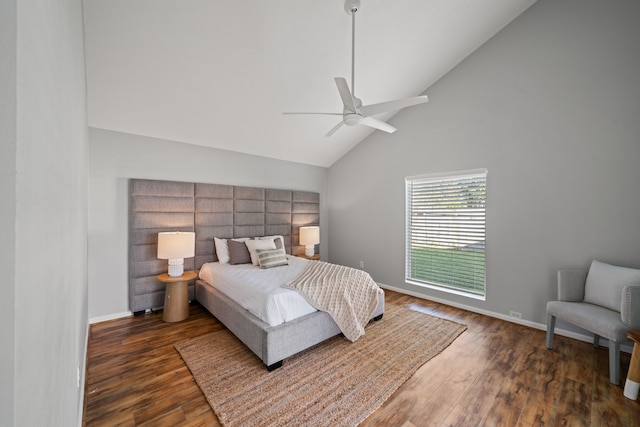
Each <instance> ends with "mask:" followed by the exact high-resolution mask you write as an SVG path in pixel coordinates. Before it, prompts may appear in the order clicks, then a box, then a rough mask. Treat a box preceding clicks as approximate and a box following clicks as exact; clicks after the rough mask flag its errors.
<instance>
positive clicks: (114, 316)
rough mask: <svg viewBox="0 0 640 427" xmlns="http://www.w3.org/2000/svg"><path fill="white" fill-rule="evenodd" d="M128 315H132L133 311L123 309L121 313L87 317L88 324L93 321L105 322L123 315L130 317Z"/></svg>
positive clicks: (91, 323)
mask: <svg viewBox="0 0 640 427" xmlns="http://www.w3.org/2000/svg"><path fill="white" fill-rule="evenodd" d="M130 316H133V313H132V312H130V311H123V312H122V313H114V314H107V315H105V316H98V317H92V318H91V319H89V324H90V325H93V324H94V323H100V322H106V321H107V320H113V319H121V318H123V317H130Z"/></svg>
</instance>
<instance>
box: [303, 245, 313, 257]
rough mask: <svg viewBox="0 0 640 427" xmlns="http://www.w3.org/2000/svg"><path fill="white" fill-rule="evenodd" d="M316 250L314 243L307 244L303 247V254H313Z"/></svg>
mask: <svg viewBox="0 0 640 427" xmlns="http://www.w3.org/2000/svg"><path fill="white" fill-rule="evenodd" d="M315 252H316V247H315V245H309V246H305V247H304V254H305V256H314V255H315Z"/></svg>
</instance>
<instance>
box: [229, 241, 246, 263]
mask: <svg viewBox="0 0 640 427" xmlns="http://www.w3.org/2000/svg"><path fill="white" fill-rule="evenodd" d="M227 244H228V245H229V264H233V265H235V264H249V263H250V262H251V255H250V254H249V249H247V245H245V244H244V242H238V241H236V240H228V241H227Z"/></svg>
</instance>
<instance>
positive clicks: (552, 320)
mask: <svg viewBox="0 0 640 427" xmlns="http://www.w3.org/2000/svg"><path fill="white" fill-rule="evenodd" d="M555 327H556V316H552V315H548V316H547V343H546V344H547V348H552V347H553V330H554V329H555Z"/></svg>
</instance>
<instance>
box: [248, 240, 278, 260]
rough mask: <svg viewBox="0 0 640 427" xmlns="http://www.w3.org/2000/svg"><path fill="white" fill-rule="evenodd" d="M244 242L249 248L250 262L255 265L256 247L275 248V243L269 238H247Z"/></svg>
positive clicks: (256, 258) (256, 257)
mask: <svg viewBox="0 0 640 427" xmlns="http://www.w3.org/2000/svg"><path fill="white" fill-rule="evenodd" d="M244 243H245V244H246V245H247V248H248V249H249V256H250V257H251V263H252V264H253V265H256V266H257V265H258V254H257V252H256V251H257V250H258V249H275V248H276V244H275V243H274V242H273V240H271V239H265V240H260V239H258V240H247V241H246V242H244Z"/></svg>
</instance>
